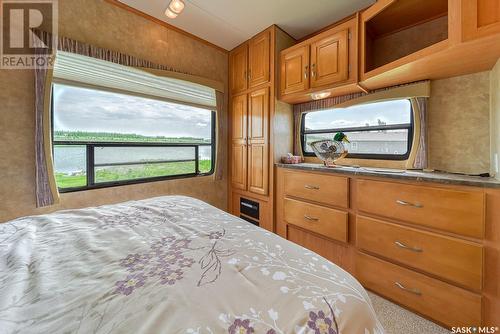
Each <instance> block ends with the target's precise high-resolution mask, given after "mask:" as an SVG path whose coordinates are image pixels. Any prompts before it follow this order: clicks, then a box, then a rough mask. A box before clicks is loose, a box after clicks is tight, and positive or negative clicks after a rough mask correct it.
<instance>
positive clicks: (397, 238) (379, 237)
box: [356, 216, 483, 290]
mask: <svg viewBox="0 0 500 334" xmlns="http://www.w3.org/2000/svg"><path fill="white" fill-rule="evenodd" d="M356 246H357V247H358V248H361V249H364V250H366V251H369V252H372V253H376V254H379V255H382V256H384V257H386V258H388V259H392V260H394V261H397V262H400V263H404V264H406V265H408V266H411V267H413V268H417V269H421V270H423V271H426V272H428V273H431V274H434V275H437V276H440V277H442V278H444V279H447V280H449V281H452V282H456V283H458V284H461V285H463V286H465V287H468V288H471V289H476V290H481V287H482V272H483V247H482V245H479V244H476V243H473V242H468V241H463V240H459V239H455V238H451V237H445V236H441V235H439V234H435V233H429V232H423V231H419V230H416V229H412V228H407V227H403V226H399V225H396V224H391V223H386V222H383V221H380V220H375V219H371V218H366V217H362V216H358V217H357V220H356Z"/></svg>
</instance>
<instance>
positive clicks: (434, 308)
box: [356, 253, 481, 327]
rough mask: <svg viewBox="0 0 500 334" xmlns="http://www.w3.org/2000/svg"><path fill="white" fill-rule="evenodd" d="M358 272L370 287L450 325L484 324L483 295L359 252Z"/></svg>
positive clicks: (362, 282) (357, 258)
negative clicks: (482, 322) (482, 311)
mask: <svg viewBox="0 0 500 334" xmlns="http://www.w3.org/2000/svg"><path fill="white" fill-rule="evenodd" d="M356 275H357V278H358V280H359V281H360V282H361V284H363V286H364V287H366V288H367V289H369V290H372V291H374V292H376V293H379V294H380V295H382V296H384V297H386V298H389V299H392V300H394V301H395V302H397V303H399V304H402V305H404V306H406V307H408V308H410V309H412V310H414V311H416V312H418V313H420V314H422V315H425V316H427V317H429V318H432V319H434V320H436V321H437V322H440V323H442V324H444V325H446V326H448V327H452V326H477V325H479V324H481V296H480V295H477V294H475V293H472V292H469V291H467V290H464V289H461V288H457V287H455V286H453V285H450V284H446V283H444V282H441V281H439V280H435V279H432V278H430V277H427V276H425V275H422V274H419V273H416V272H414V271H411V270H408V269H405V268H402V267H399V266H397V265H395V264H392V263H389V262H386V261H382V260H379V259H377V258H375V257H372V256H369V255H366V254H362V253H358V256H357V257H356Z"/></svg>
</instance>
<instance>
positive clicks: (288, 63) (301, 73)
mask: <svg viewBox="0 0 500 334" xmlns="http://www.w3.org/2000/svg"><path fill="white" fill-rule="evenodd" d="M280 58H281V83H280V85H281V94H282V95H286V94H291V93H295V92H301V91H304V90H307V89H308V88H309V46H308V45H302V46H299V47H293V48H291V49H288V50H285V51H283V52H282V53H281V56H280Z"/></svg>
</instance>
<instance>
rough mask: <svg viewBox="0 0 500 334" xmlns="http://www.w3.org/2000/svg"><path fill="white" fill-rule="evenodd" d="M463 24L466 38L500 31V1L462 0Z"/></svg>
mask: <svg viewBox="0 0 500 334" xmlns="http://www.w3.org/2000/svg"><path fill="white" fill-rule="evenodd" d="M462 25H463V28H462V29H463V31H462V32H463V38H464V40H470V39H474V38H480V37H484V36H488V35H493V34H498V33H500V1H498V0H462Z"/></svg>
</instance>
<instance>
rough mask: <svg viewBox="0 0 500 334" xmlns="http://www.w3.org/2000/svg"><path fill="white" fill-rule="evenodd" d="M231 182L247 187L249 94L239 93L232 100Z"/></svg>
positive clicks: (235, 186)
mask: <svg viewBox="0 0 500 334" xmlns="http://www.w3.org/2000/svg"><path fill="white" fill-rule="evenodd" d="M231 117H232V122H231V124H232V126H231V184H232V186H233V188H235V189H241V190H246V189H247V96H246V94H244V95H239V96H235V97H234V98H233V102H232V116H231Z"/></svg>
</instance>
